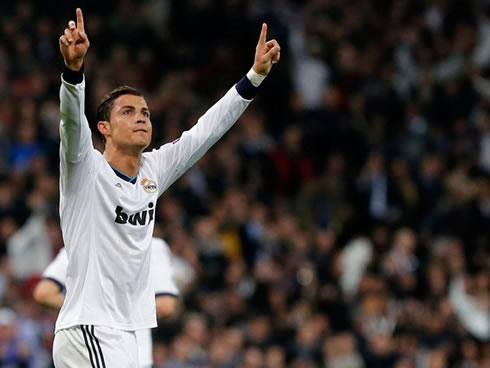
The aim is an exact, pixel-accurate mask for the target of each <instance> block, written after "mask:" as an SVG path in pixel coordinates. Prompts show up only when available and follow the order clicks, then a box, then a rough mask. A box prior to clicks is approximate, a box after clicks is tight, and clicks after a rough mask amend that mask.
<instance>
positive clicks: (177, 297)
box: [155, 293, 179, 299]
mask: <svg viewBox="0 0 490 368" xmlns="http://www.w3.org/2000/svg"><path fill="white" fill-rule="evenodd" d="M159 296H171V297H173V298H175V299H179V295H178V294H174V293H155V298H158V297H159Z"/></svg>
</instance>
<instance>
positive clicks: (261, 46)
mask: <svg viewBox="0 0 490 368" xmlns="http://www.w3.org/2000/svg"><path fill="white" fill-rule="evenodd" d="M266 39H267V24H265V23H263V24H262V31H261V32H260V37H259V42H258V43H257V47H256V48H255V59H254V65H253V70H254V71H255V72H256V73H257V74H262V75H267V74H269V72H270V71H271V68H272V65H273V64H275V63H277V62H278V61H279V59H280V58H281V46H279V43H277V41H276V40H270V41H267V42H266Z"/></svg>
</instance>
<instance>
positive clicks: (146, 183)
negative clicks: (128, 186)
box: [141, 176, 157, 193]
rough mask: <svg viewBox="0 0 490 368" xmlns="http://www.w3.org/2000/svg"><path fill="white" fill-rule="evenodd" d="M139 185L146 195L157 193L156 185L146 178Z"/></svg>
mask: <svg viewBox="0 0 490 368" xmlns="http://www.w3.org/2000/svg"><path fill="white" fill-rule="evenodd" d="M141 185H142V186H143V190H144V191H145V192H146V193H155V192H156V191H157V183H155V182H154V181H153V180H150V179H148V178H147V177H146V176H145V177H144V178H143V179H141Z"/></svg>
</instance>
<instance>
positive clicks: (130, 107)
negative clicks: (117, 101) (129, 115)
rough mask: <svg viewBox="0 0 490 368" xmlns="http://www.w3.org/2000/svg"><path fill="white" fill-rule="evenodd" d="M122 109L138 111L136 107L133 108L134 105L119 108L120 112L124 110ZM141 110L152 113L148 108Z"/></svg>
mask: <svg viewBox="0 0 490 368" xmlns="http://www.w3.org/2000/svg"><path fill="white" fill-rule="evenodd" d="M122 109H132V110H136V107H135V106H133V105H124V106H121V107H120V108H119V110H122ZM141 110H145V111H150V109H149V108H148V107H142V108H141Z"/></svg>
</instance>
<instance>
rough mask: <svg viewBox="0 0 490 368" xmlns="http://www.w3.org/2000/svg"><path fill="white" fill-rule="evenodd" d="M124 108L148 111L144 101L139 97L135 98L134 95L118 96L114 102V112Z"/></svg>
mask: <svg viewBox="0 0 490 368" xmlns="http://www.w3.org/2000/svg"><path fill="white" fill-rule="evenodd" d="M124 106H133V107H135V108H136V109H141V108H146V109H148V105H147V104H146V101H145V99H144V98H143V97H141V96H135V95H122V96H119V97H118V98H117V99H116V100H115V101H114V106H113V109H114V110H119V109H121V108H122V107H124Z"/></svg>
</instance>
